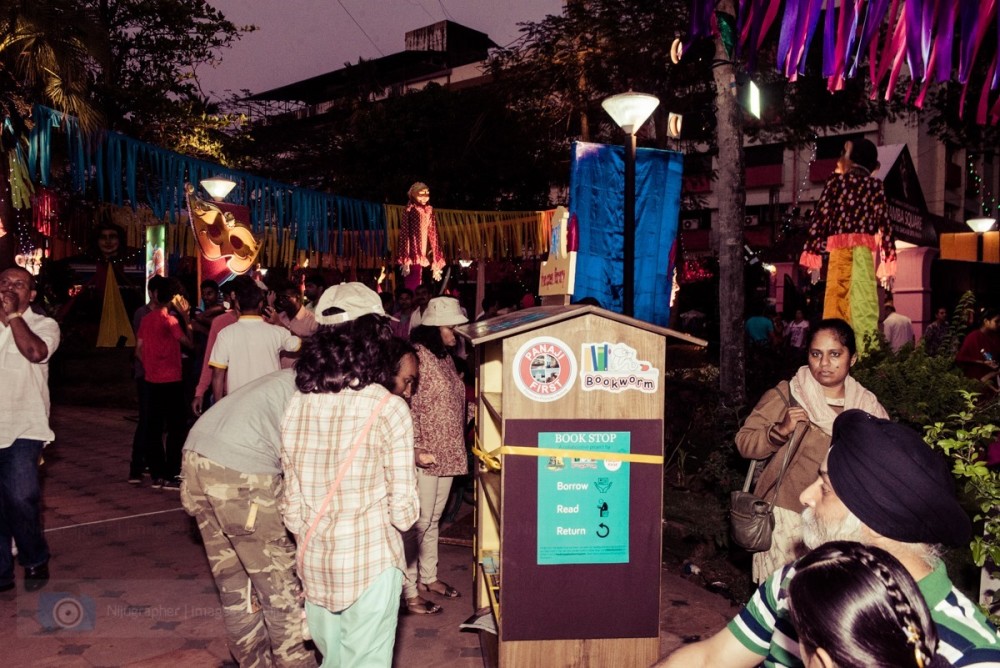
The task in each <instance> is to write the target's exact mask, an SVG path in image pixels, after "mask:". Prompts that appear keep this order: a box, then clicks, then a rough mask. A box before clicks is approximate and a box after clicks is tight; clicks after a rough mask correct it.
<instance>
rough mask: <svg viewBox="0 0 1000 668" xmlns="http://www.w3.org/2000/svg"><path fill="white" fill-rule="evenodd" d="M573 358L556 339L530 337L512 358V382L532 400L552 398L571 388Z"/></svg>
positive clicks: (574, 365)
mask: <svg viewBox="0 0 1000 668" xmlns="http://www.w3.org/2000/svg"><path fill="white" fill-rule="evenodd" d="M575 380H576V358H575V357H574V356H573V352H572V351H571V350H570V349H569V346H567V345H566V344H565V343H563V342H562V341H560V340H559V339H554V338H552V337H548V336H540V337H538V338H534V339H531V340H530V341H528V342H527V343H525V344H524V345H523V346H521V347H520V349H518V351H517V355H516V356H515V357H514V384H515V385H517V389H519V390H520V391H521V394H523V395H524V396H526V397H528V398H529V399H534V400H535V401H555V400H556V399H558V398H560V397H562V396H564V395H565V394H566V393H567V392H569V391H570V390H571V389H572V388H573V382H574V381H575Z"/></svg>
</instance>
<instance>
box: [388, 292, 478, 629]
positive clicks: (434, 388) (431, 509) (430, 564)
mask: <svg viewBox="0 0 1000 668" xmlns="http://www.w3.org/2000/svg"><path fill="white" fill-rule="evenodd" d="M465 322H468V318H467V317H465V315H464V314H463V313H462V311H461V309H460V308H459V305H458V300H457V299H455V298H454V297H435V298H434V299H432V300H430V302H429V303H428V304H427V310H426V311H425V312H424V315H423V318H422V319H421V321H420V325H419V326H417V327H416V328H414V330H413V331H412V332H411V333H410V341H411V342H412V343H413V345H414V347H415V348H416V350H417V357H418V358H419V360H420V383H419V386H418V388H417V391H416V392H415V393H414V394H413V398H412V400H411V401H410V410H411V412H412V414H413V434H414V443H415V447H416V448H417V454H418V455H423V456H427V455H429V456H430V457H431V458H433V463H431V464H429V465H427V466H426V467H422V468H420V469H418V470H417V493H418V494H419V496H420V518H419V519H418V520H417V522H416V524H414V525H413V528H412V529H411V530H410V531H408V532H407V534H406V536H405V537H404V541H405V543H406V556H407V559H406V581H405V582H404V583H403V597H404V598H405V599H406V608H407V610H409V611H410V612H411V613H414V614H422V615H433V614H437V613H440V612H442V608H441V606H439V605H437V604H436V603H434V602H433V601H429V600H427V599H425V598H423V596H421V594H431V593H433V594H436V595H438V596H443V597H445V598H457V597H458V596H459V595H460V594H459V592H458V590H457V589H455V588H454V587H452V586H451V585H449V584H446V583H444V582H442V581H441V580H439V579H438V577H437V575H438V573H437V565H438V523H439V522H440V521H441V515H442V513H443V512H444V508H445V505H446V504H447V503H448V493H449V492H450V491H451V483H452V480H453V478H454V477H455V476H457V475H464V474H465V473H466V471H467V468H468V459H467V458H466V451H465V414H466V409H465V407H466V402H465V384H464V383H463V382H462V378H461V376H459V374H458V371H457V370H456V368H455V361H454V359H453V357H452V355H453V351H454V349H455V346H456V344H457V339H456V337H455V332H454V331H453V330H452V328H453V327H454V326H455V325H460V324H462V323H465Z"/></svg>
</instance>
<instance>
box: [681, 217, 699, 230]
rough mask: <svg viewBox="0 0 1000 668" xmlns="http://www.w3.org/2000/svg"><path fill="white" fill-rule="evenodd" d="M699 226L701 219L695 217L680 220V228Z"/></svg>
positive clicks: (691, 228)
mask: <svg viewBox="0 0 1000 668" xmlns="http://www.w3.org/2000/svg"><path fill="white" fill-rule="evenodd" d="M700 227H701V221H700V220H698V219H697V218H685V219H684V220H682V221H681V229H682V230H697V229H698V228H700Z"/></svg>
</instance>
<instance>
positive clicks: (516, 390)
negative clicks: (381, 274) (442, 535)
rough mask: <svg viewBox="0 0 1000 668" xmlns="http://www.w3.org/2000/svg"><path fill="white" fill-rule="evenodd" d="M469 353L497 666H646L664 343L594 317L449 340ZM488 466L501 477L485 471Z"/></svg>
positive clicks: (513, 323) (577, 313)
mask: <svg viewBox="0 0 1000 668" xmlns="http://www.w3.org/2000/svg"><path fill="white" fill-rule="evenodd" d="M456 330H457V331H458V333H459V334H460V335H461V336H463V337H465V338H467V339H469V340H470V341H471V342H472V343H473V344H474V352H475V361H476V366H477V389H478V395H479V406H478V411H477V425H478V434H477V435H478V441H479V442H478V444H477V447H478V449H479V450H480V451H482V452H485V453H491V456H488V457H486V458H485V459H486V460H491V461H490V463H491V466H488V465H487V463H484V462H478V463H477V469H478V470H477V472H476V481H477V484H476V497H477V501H476V544H475V560H476V590H475V597H476V601H475V603H476V607H477V608H478V607H486V606H490V607H492V609H493V612H494V615H495V617H496V622H497V631H498V633H497V635H496V636H494V635H492V634H489V633H486V632H481V638H482V640H483V644H484V648H483V649H484V652H483V655H484V661H485V662H486V663H487V665H494V664H495V665H499V666H501V667H515V666H516V667H517V668H521V667H522V666H546V667H549V666H588V667H596V666H647V665H649V664H651V663H652V662H653V661H655V660H656V658H657V653H658V647H659V617H660V615H659V588H660V587H659V585H660V582H659V574H660V557H661V555H660V551H661V543H660V540H661V539H660V536H661V522H662V504H663V489H662V479H663V476H662V459H663V415H664V391H663V368H664V360H665V349H666V348H665V346H666V342H665V336H666V335H667V334H672V332H670V331H669V330H666V329H663V328H659V327H656V326H653V325H650V324H648V323H644V322H641V321H637V320H634V319H631V318H627V317H625V316H621V315H619V314H616V313H611V312H609V311H605V310H603V309H600V308H596V307H593V306H554V307H540V308H535V309H527V310H525V311H518V312H516V313H513V314H510V315H508V316H501V317H498V318H493V319H491V320H488V321H485V322H478V323H470V324H468V325H464V326H462V327H459V328H456ZM496 464H499V470H498V471H497V470H494V468H496Z"/></svg>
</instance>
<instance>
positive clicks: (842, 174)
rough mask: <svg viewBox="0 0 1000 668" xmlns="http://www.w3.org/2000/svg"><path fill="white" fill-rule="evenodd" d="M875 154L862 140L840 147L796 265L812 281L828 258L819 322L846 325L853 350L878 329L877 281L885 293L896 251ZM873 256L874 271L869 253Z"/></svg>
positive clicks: (870, 143) (870, 144)
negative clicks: (824, 255) (827, 256)
mask: <svg viewBox="0 0 1000 668" xmlns="http://www.w3.org/2000/svg"><path fill="white" fill-rule="evenodd" d="M878 166H879V163H878V149H877V148H876V147H875V144H873V143H872V142H870V141H869V140H867V139H860V140H858V141H855V142H850V141H848V142H845V144H844V152H843V154H842V155H841V159H840V161H839V162H838V163H837V171H836V173H835V174H834V175H833V176H831V177H830V179H829V180H828V181H827V182H826V186H825V187H824V188H823V194H822V195H820V198H819V202H817V204H816V210H815V211H814V212H813V222H812V225H811V226H810V228H809V238H808V240H807V241H806V245H805V248H804V249H803V251H802V256H801V257H800V258H799V264H801V265H802V266H804V267H806V268H808V269H810V270H812V272H813V276H814V282H815V279H817V278H818V276H819V269H820V268H821V267H822V265H823V258H822V255H821V254H822V253H823V251H824V250H825V251H826V252H827V253H829V254H830V260H829V264H828V266H827V273H826V297H825V299H824V302H823V317H824V318H842V319H844V320H846V321H847V322H849V323H850V324H851V326H852V327H853V328H854V331H855V333H856V335H857V337H858V342H859V345H860V344H861V342H862V341H863V340H864V336H865V334H867V333H869V332H874V331H876V330H877V328H878V315H879V302H878V292H877V282H876V281H877V280H878V281H880V282H881V284H882V287H884V288H889V287H891V284H892V279H893V277H894V276H895V275H896V246H895V241H894V239H893V235H892V228H891V227H890V225H889V214H888V207H887V206H886V201H885V190H884V189H883V187H882V182H881V181H879V180H878V179H876V178H875V177H874V176H872V173H873V172H875V171H876V170H878ZM876 252H878V253H879V259H880V263H879V267H878V271H877V272H876V270H875V259H874V253H876Z"/></svg>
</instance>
